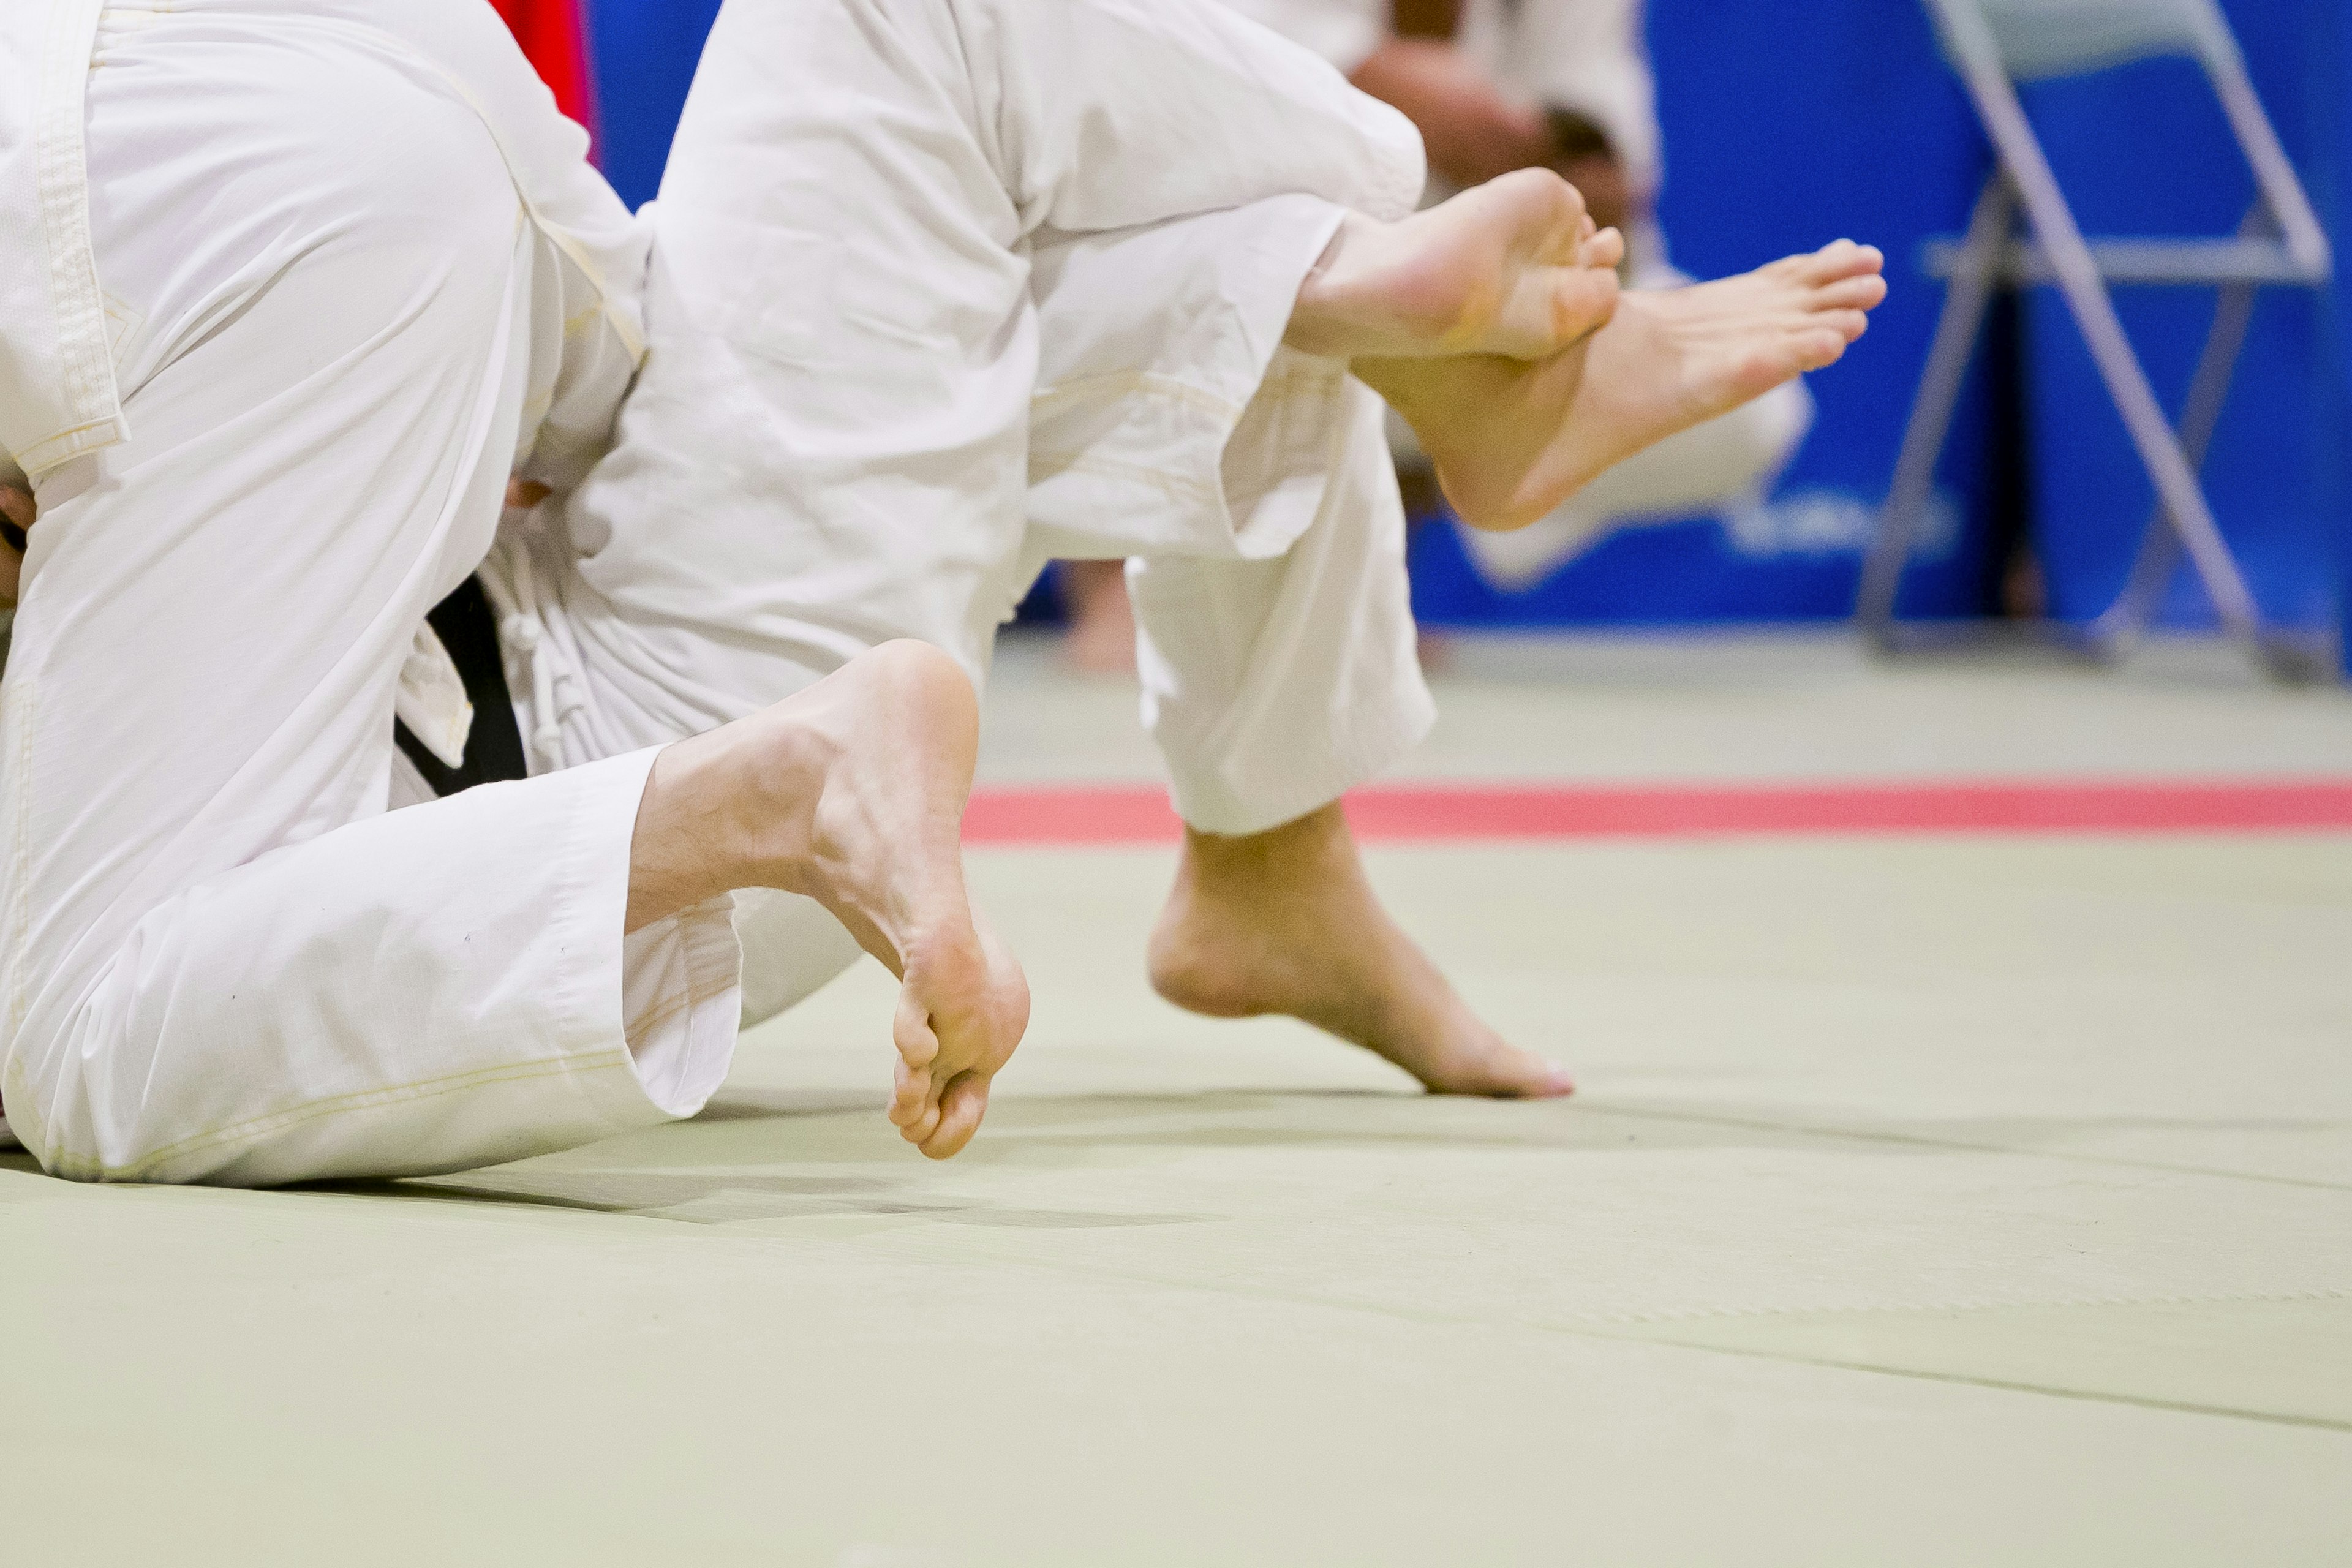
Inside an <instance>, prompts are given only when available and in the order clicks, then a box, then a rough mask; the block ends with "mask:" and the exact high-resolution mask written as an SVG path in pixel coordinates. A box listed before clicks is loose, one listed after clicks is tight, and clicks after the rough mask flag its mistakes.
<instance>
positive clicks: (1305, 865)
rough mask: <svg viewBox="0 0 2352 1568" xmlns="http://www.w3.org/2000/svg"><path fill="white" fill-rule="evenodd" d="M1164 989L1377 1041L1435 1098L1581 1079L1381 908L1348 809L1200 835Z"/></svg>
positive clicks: (1166, 925) (1527, 1093)
mask: <svg viewBox="0 0 2352 1568" xmlns="http://www.w3.org/2000/svg"><path fill="white" fill-rule="evenodd" d="M1150 973H1151V984H1152V987H1153V989H1155V990H1157V991H1158V992H1159V993H1160V995H1162V996H1164V997H1166V998H1167V999H1168V1000H1169V1001H1171V1002H1172V1003H1174V1004H1175V1005H1177V1006H1179V1007H1182V1008H1184V1009H1186V1010H1187V1011H1189V1012H1193V1013H1200V1014H1203V1015H1205V1016H1209V1017H1213V1018H1246V1017H1257V1016H1266V1015H1282V1016H1289V1017H1294V1018H1298V1019H1302V1020H1304V1021H1305V1022H1307V1023H1309V1024H1312V1025H1314V1026H1317V1027H1318V1028H1320V1029H1322V1030H1324V1031H1326V1032H1327V1033H1329V1034H1333V1035H1337V1036H1338V1037H1339V1038H1341V1039H1343V1040H1347V1041H1349V1042H1350V1043H1351V1044H1354V1045H1359V1046H1361V1047H1364V1048H1365V1049H1367V1050H1369V1051H1371V1052H1373V1053H1374V1054H1375V1055H1377V1056H1380V1057H1381V1058H1384V1059H1385V1060H1387V1061H1390V1062H1392V1063H1394V1064H1395V1065H1396V1066H1398V1067H1401V1068H1403V1069H1404V1070H1405V1071H1407V1072H1409V1073H1411V1074H1412V1076H1413V1077H1414V1078H1416V1079H1419V1080H1420V1081H1421V1083H1422V1085H1423V1087H1424V1088H1426V1089H1429V1090H1430V1092H1432V1093H1433V1094H1475V1095H1487V1096H1492V1097H1496V1098H1499V1099H1549V1098H1554V1097H1557V1096H1560V1095H1565V1094H1569V1093H1572V1092H1573V1091H1574V1089H1575V1084H1574V1083H1573V1081H1572V1080H1571V1079H1570V1078H1569V1076H1568V1074H1567V1073H1566V1072H1565V1071H1564V1070H1562V1069H1561V1068H1559V1067H1557V1066H1555V1065H1554V1064H1553V1063H1551V1062H1549V1061H1546V1060H1545V1059H1544V1058H1541V1057H1538V1056H1536V1055H1535V1054H1533V1053H1532V1052H1529V1051H1524V1050H1521V1049H1519V1048H1518V1047H1516V1046H1513V1045H1511V1044H1510V1043H1509V1042H1507V1041H1506V1040H1505V1039H1503V1038H1502V1037H1501V1036H1499V1035H1497V1034H1496V1033H1495V1031H1494V1030H1492V1029H1490V1028H1488V1027H1487V1026H1486V1024H1484V1023H1483V1022H1481V1021H1480V1020H1479V1018H1478V1017H1477V1016H1476V1015H1475V1014H1474V1013H1472V1012H1471V1011H1470V1008H1469V1006H1468V1005H1467V1004H1465V1002H1464V1001H1463V1000H1462V998H1461V996H1460V994H1457V993H1456V992H1455V991H1454V987H1453V986H1452V985H1451V984H1448V983H1447V981H1446V979H1445V976H1444V975H1443V974H1441V973H1439V972H1438V970H1437V966H1436V965H1435V964H1433V963H1431V962H1430V960H1429V957H1428V955H1427V954H1425V953H1423V952H1422V951H1421V950H1420V949H1419V948H1418V947H1416V946H1414V945H1413V943H1412V939H1411V938H1409V937H1407V936H1406V935H1405V934H1404V932H1403V931H1400V930H1398V929H1397V927H1396V924H1395V922H1394V921H1391V920H1390V919H1389V917H1388V913H1387V911H1386V910H1382V909H1381V906H1380V902H1379V900H1378V898H1377V897H1376V896H1375V895H1374V893H1373V891H1372V889H1371V885H1370V882H1368V881H1367V880H1366V879H1365V878H1364V874H1363V867H1362V864H1361V862H1360V859H1359V858H1358V856H1357V853H1356V847H1355V843H1354V841H1353V839H1352V838H1351V837H1349V833H1348V826H1347V820H1346V818H1345V817H1344V816H1341V814H1340V811H1339V807H1338V806H1337V805H1330V806H1326V807H1325V808H1324V809H1322V810H1321V811H1318V812H1316V813H1315V814H1313V815H1312V816H1306V817H1302V818H1300V819H1299V820H1298V821H1297V822H1292V823H1286V824H1285V825H1284V826H1280V827H1277V828H1275V829H1273V830H1272V831H1270V832H1267V833H1261V834H1255V835H1253V836H1251V837H1244V838H1222V837H1214V836H1212V835H1207V834H1197V833H1192V834H1187V836H1186V839H1185V847H1184V859H1183V864H1182V868H1181V870H1180V871H1179V872H1178V876H1177V883H1176V890H1175V892H1174V893H1173V894H1171V897H1170V899H1169V901H1168V907H1167V909H1166V910H1165V911H1163V912H1162V913H1161V915H1160V924H1159V926H1158V928H1157V929H1156V930H1155V931H1153V932H1152V936H1151V951H1150Z"/></svg>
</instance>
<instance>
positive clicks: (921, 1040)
mask: <svg viewBox="0 0 2352 1568" xmlns="http://www.w3.org/2000/svg"><path fill="white" fill-rule="evenodd" d="M890 1038H891V1042H892V1043H893V1044H895V1045H896V1046H897V1047H898V1058H899V1059H900V1060H901V1061H903V1062H905V1063H906V1064H907V1065H908V1067H910V1068H924V1067H929V1066H930V1065H931V1063H932V1062H934V1061H936V1060H938V1059H939V1055H940V1037H939V1032H938V1031H937V1030H935V1029H934V1028H932V1027H931V1016H930V1011H929V1008H927V1007H925V1006H924V1005H923V1003H922V1000H921V999H920V998H919V997H918V996H917V995H916V994H914V992H913V990H912V989H911V988H909V989H907V990H903V991H901V992H900V993H899V995H898V1013H897V1015H896V1016H893V1017H892V1019H891V1020H890Z"/></svg>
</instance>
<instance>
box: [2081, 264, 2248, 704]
mask: <svg viewBox="0 0 2352 1568" xmlns="http://www.w3.org/2000/svg"><path fill="white" fill-rule="evenodd" d="M2255 292H2256V286H2255V285H2253V284H2252V283H2232V284H2230V285H2228V286H2227V287H2225V288H2223V289H2222V290H2221V299H2220V300H2219V301H2218V302H2217V303H2216V305H2215V307H2214V310H2213V330H2212V331H2210V332H2209V333H2207V334H2206V337H2205V349H2204V353H2202V354H2200V356H2199V358H2198V361H2197V375H2196V378H2195V379H2194V380H2192V381H2191V382H2190V383H2189V401H2188V403H2187V404H2186V405H2184V406H2183V408H2182V410H2181V416H2180V447H2181V452H2182V455H2184V456H2185V457H2187V458H2188V459H2189V466H2190V467H2191V468H2195V469H2197V470H2198V471H2199V472H2200V474H2201V473H2202V472H2203V471H2204V468H2205V453H2206V450H2207V448H2208V447H2210V446H2211V445H2212V442H2213V428H2214V426H2216V425H2218V424H2219V423H2220V422H2221V405H2222V404H2223V403H2224V402H2225V401H2227V399H2228V397H2229V395H2230V382H2231V378H2232V377H2233V376H2234V375H2235V374H2236V373H2237V369H2238V356H2239V355H2240V354H2241V353H2242V352H2243V351H2244V349H2245V346H2246V329H2247V327H2248V325H2249V324H2250V323H2251V322H2252V320H2253V314H2254V295H2255ZM2179 563H2180V540H2179V535H2178V534H2177V533H2175V532H2174V531H2173V528H2172V519H2171V514H2170V513H2168V512H2167V511H2166V510H2164V506H2163V503H2162V502H2160V501H2159V502H2158V504H2157V506H2156V508H2155V510H2153V511H2151V512H2150V513H2149V514H2148V520H2147V527H2146V528H2145V529H2144V530H2143V531H2141V534H2140V542H2139V553H2138V555H2137V557H2136V558H2135V559H2134V560H2133V562H2132V569H2131V575H2130V576H2129V577H2128V578H2126V580H2125V583H2124V589H2123V592H2122V593H2121V594H2119V595H2116V602H2115V603H2114V604H2113V605H2110V606H2109V607H2108V609H2107V612H2106V614H2105V615H2103V616H2100V617H2099V618H2098V620H2097V621H2096V622H2095V624H2094V625H2093V626H2092V630H2091V636H2092V640H2093V642H2094V644H2095V646H2096V647H2098V648H2099V650H2100V652H2101V653H2102V654H2103V655H2105V656H2107V657H2110V658H2119V657H2121V656H2122V655H2123V654H2125V653H2127V652H2129V651H2130V649H2131V647H2132V646H2133V645H2134V644H2135V643H2137V641H2138V640H2139V638H2140V636H2141V634H2142V633H2144V632H2145V631H2146V630H2147V625H2148V622H2149V621H2150V620H2151V619H2153V618H2154V616H2155V614H2156V604H2157V600H2158V597H2160V596H2161V595H2162V594H2163V592H2164V587H2165V584H2168V583H2169V582H2170V581H2171V580H2172V573H2173V569H2174V568H2175V567H2177V566H2178V565H2179Z"/></svg>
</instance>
